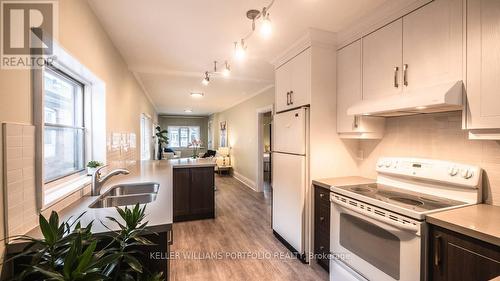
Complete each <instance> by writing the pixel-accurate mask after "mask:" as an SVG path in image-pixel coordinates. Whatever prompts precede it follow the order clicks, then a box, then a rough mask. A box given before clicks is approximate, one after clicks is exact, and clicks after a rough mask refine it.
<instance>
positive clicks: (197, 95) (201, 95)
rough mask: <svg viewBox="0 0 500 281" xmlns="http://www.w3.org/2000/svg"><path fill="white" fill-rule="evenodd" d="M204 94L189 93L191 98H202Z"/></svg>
mask: <svg viewBox="0 0 500 281" xmlns="http://www.w3.org/2000/svg"><path fill="white" fill-rule="evenodd" d="M204 95H205V94H203V93H191V97H193V98H202V97H203V96H204Z"/></svg>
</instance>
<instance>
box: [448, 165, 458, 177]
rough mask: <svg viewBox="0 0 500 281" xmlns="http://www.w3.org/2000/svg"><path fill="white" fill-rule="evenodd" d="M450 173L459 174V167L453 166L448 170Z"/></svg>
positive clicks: (452, 174)
mask: <svg viewBox="0 0 500 281" xmlns="http://www.w3.org/2000/svg"><path fill="white" fill-rule="evenodd" d="M448 174H449V175H450V176H452V177H454V176H456V175H457V174H458V169H457V167H451V168H450V169H449V170H448Z"/></svg>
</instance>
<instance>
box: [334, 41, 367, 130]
mask: <svg viewBox="0 0 500 281" xmlns="http://www.w3.org/2000/svg"><path fill="white" fill-rule="evenodd" d="M361 99H362V96H361V40H358V41H356V42H354V43H352V44H350V45H349V46H346V47H344V48H342V49H340V50H339V51H338V52H337V132H339V133H350V132H354V131H355V127H354V116H349V115H347V109H348V108H349V107H350V106H351V105H353V104H354V103H355V102H358V101H361Z"/></svg>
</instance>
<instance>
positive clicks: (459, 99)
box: [347, 81, 463, 117]
mask: <svg viewBox="0 0 500 281" xmlns="http://www.w3.org/2000/svg"><path fill="white" fill-rule="evenodd" d="M462 109H463V82H462V81H457V82H449V83H444V84H440V85H437V86H433V87H429V88H422V89H416V90H414V91H413V92H408V91H407V92H404V93H402V94H398V95H392V96H386V97H382V98H378V99H370V100H363V101H361V102H358V103H355V104H354V105H352V106H351V107H349V108H348V109H347V114H348V115H373V116H382V117H390V116H402V115H412V114H419V113H433V112H443V111H456V110H462Z"/></svg>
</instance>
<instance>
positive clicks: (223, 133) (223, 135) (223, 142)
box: [219, 121, 228, 147]
mask: <svg viewBox="0 0 500 281" xmlns="http://www.w3.org/2000/svg"><path fill="white" fill-rule="evenodd" d="M226 146H228V143H227V122H226V121H222V122H220V140H219V147H226Z"/></svg>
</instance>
